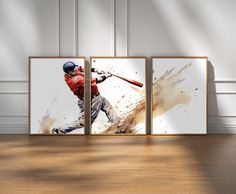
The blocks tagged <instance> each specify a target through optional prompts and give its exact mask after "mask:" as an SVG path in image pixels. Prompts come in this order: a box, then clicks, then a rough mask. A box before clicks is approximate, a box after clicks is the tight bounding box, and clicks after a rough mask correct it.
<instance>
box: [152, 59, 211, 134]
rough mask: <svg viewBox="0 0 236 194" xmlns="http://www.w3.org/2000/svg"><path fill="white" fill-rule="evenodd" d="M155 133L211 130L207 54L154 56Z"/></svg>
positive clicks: (203, 131)
mask: <svg viewBox="0 0 236 194" xmlns="http://www.w3.org/2000/svg"><path fill="white" fill-rule="evenodd" d="M152 63H153V81H152V115H153V118H152V119H153V120H152V124H153V128H152V133H153V134H206V133H207V58H206V57H193V58H189V57H185V58H179V57H176V58H175V57H170V58H168V57H166V58H163V57H160V58H153V59H152Z"/></svg>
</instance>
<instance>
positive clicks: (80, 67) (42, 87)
mask: <svg viewBox="0 0 236 194" xmlns="http://www.w3.org/2000/svg"><path fill="white" fill-rule="evenodd" d="M69 70H70V71H69ZM65 71H66V72H65ZM83 94H84V58H56V57H55V58H42V57H38V58H37V57H32V58H30V131H29V133H30V134H65V135H66V134H84V95H83Z"/></svg>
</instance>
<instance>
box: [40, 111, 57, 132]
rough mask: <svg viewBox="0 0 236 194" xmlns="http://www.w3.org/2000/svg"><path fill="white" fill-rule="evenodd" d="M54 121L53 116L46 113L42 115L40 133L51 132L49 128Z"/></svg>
mask: <svg viewBox="0 0 236 194" xmlns="http://www.w3.org/2000/svg"><path fill="white" fill-rule="evenodd" d="M55 121H56V119H55V118H52V117H50V115H49V114H47V115H46V116H44V117H43V118H42V120H41V122H40V129H39V131H40V133H42V134H50V133H51V129H52V125H53V124H54V122H55Z"/></svg>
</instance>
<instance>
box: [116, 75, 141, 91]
mask: <svg viewBox="0 0 236 194" xmlns="http://www.w3.org/2000/svg"><path fill="white" fill-rule="evenodd" d="M111 75H113V76H115V77H117V78H120V79H122V80H124V81H126V82H129V83H130V84H133V85H135V86H138V87H140V88H141V87H143V84H142V83H140V82H138V81H135V80H132V79H128V78H125V77H121V76H119V75H115V74H112V73H111Z"/></svg>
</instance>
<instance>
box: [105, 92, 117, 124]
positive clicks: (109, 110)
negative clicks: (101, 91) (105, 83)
mask: <svg viewBox="0 0 236 194" xmlns="http://www.w3.org/2000/svg"><path fill="white" fill-rule="evenodd" d="M101 99H102V107H101V110H102V111H103V112H105V113H106V116H107V118H108V120H109V122H111V123H113V122H115V121H117V115H116V112H115V109H114V108H113V107H112V105H111V103H110V102H109V101H108V100H107V99H106V98H104V97H103V96H101Z"/></svg>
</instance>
